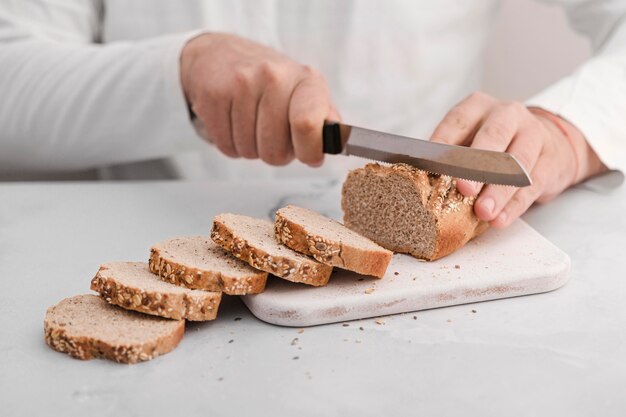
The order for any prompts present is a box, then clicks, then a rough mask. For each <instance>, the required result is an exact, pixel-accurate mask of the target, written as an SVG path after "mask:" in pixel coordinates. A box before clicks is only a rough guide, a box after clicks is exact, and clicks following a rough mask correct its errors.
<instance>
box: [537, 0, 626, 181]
mask: <svg viewBox="0 0 626 417" xmlns="http://www.w3.org/2000/svg"><path fill="white" fill-rule="evenodd" d="M550 1H551V2H555V3H562V4H563V5H564V6H565V9H566V11H567V12H568V17H569V18H570V23H571V24H572V26H573V28H574V29H575V30H577V31H578V32H580V33H581V34H584V35H586V36H587V37H588V38H589V39H590V41H591V44H592V45H593V48H594V56H593V57H592V58H591V59H589V60H588V61H587V62H585V63H583V64H582V65H581V66H580V67H579V68H578V69H577V70H576V71H575V72H574V73H572V74H571V75H569V76H568V77H565V78H563V79H562V80H560V81H559V82H557V83H555V84H553V85H551V86H549V87H548V88H546V89H545V90H544V91H542V92H540V93H539V94H538V95H536V96H535V97H532V98H531V99H530V100H528V101H527V102H526V104H527V105H529V106H533V107H540V108H542V109H544V110H547V111H549V112H551V113H553V114H555V115H557V116H559V117H560V118H562V120H564V122H565V123H566V125H567V126H568V129H569V130H570V131H571V137H572V138H573V140H574V142H575V144H576V151H577V154H578V156H579V159H580V169H581V172H580V175H579V178H578V181H581V180H584V179H585V178H586V177H589V176H592V175H594V174H597V173H599V172H601V171H602V164H604V165H606V166H607V167H609V168H616V169H622V170H626V140H625V138H626V123H625V122H624V115H625V114H626V77H624V73H625V72H626V2H624V1H622V0H606V1H603V2H598V1H591V0H582V1H567V0H550ZM600 161H602V162H600Z"/></svg>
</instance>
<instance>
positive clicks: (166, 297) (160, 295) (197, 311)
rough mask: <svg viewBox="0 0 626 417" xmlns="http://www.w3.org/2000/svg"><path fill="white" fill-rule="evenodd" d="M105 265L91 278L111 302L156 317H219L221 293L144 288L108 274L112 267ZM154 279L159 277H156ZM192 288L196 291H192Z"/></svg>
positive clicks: (92, 287)
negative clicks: (163, 290) (178, 291)
mask: <svg viewBox="0 0 626 417" xmlns="http://www.w3.org/2000/svg"><path fill="white" fill-rule="evenodd" d="M108 269H109V268H108V266H107V265H106V264H104V265H102V266H101V267H100V269H99V270H98V272H97V273H96V276H95V277H94V278H93V279H92V280H91V289H92V290H93V291H96V292H98V293H99V294H100V295H101V296H102V298H104V299H105V300H106V301H107V302H109V303H111V304H115V305H118V306H120V307H122V308H125V309H127V310H135V311H139V312H141V313H146V314H151V315H154V316H160V317H166V318H170V319H174V320H181V319H186V320H190V321H208V320H215V318H216V317H217V310H218V307H219V304H220V301H221V299H222V293H221V292H209V291H200V290H189V292H188V293H166V292H165V293H164V292H161V291H144V289H142V288H139V287H136V286H132V285H126V284H124V283H122V282H120V281H118V280H117V279H115V278H114V277H110V276H109V277H107V276H104V274H105V273H106V271H107V270H108ZM154 279H159V278H158V277H156V276H155V277H154ZM191 291H196V292H195V293H192V292H191Z"/></svg>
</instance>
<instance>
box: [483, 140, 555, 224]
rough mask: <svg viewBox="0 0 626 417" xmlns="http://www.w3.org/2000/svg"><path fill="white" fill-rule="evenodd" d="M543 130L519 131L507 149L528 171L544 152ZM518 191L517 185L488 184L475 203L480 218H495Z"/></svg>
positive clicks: (490, 219)
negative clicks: (541, 136)
mask: <svg viewBox="0 0 626 417" xmlns="http://www.w3.org/2000/svg"><path fill="white" fill-rule="evenodd" d="M540 135H541V132H539V131H537V129H525V130H521V131H520V132H518V134H517V135H516V136H515V138H514V139H513V142H511V144H510V145H509V147H508V148H507V149H506V150H507V152H509V153H510V154H512V155H514V156H515V157H516V158H517V160H518V161H519V162H520V164H521V165H522V166H523V167H524V168H525V169H526V172H532V171H533V168H534V167H535V164H536V163H537V160H538V158H539V155H540V154H541V152H542V148H543V145H542V143H543V142H542V141H541V138H540ZM517 191H518V188H515V187H505V186H501V185H487V186H485V187H484V188H483V190H482V191H481V193H480V196H479V197H478V199H477V200H476V203H475V204H474V212H475V213H476V216H478V218H479V219H481V220H485V221H492V220H494V219H495V218H496V217H497V216H498V215H499V214H500V212H501V211H502V209H503V208H504V207H505V206H506V205H507V203H508V202H509V200H510V199H511V198H512V197H513V195H514V194H515V193H516V192H517Z"/></svg>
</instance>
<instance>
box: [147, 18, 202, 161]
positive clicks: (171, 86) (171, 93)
mask: <svg viewBox="0 0 626 417" xmlns="http://www.w3.org/2000/svg"><path fill="white" fill-rule="evenodd" d="M201 33H203V31H201V30H195V31H190V32H184V33H178V34H173V35H166V36H161V37H158V38H154V39H151V40H150V41H148V44H149V45H150V46H154V47H157V48H161V50H162V52H163V53H162V56H163V59H162V61H161V66H162V71H163V74H164V88H165V95H164V96H165V98H166V102H167V118H166V120H163V121H162V122H163V129H164V130H165V131H166V132H168V133H169V135H170V136H171V140H172V142H174V143H176V151H184V150H188V149H190V148H192V149H197V147H198V144H199V143H200V142H201V141H200V140H199V139H200V136H199V135H198V133H197V131H196V130H195V128H194V125H193V123H192V120H191V118H190V115H189V108H188V105H187V100H186V98H185V93H184V91H183V85H182V82H181V77H180V55H181V53H182V50H183V48H184V46H185V45H186V44H187V42H188V41H189V40H191V39H193V38H195V37H196V36H198V35H200V34H201Z"/></svg>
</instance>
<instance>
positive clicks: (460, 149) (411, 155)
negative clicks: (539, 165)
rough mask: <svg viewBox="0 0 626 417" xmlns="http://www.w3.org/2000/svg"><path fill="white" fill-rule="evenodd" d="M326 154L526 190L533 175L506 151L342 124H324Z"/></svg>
mask: <svg viewBox="0 0 626 417" xmlns="http://www.w3.org/2000/svg"><path fill="white" fill-rule="evenodd" d="M323 132H324V153H327V154H342V155H353V156H358V157H361V158H367V159H372V160H375V161H379V162H386V163H391V164H396V163H405V164H409V165H412V166H415V167H417V168H419V169H421V170H424V171H429V172H433V173H436V174H442V175H449V176H451V177H456V178H463V179H466V180H471V181H478V182H482V183H486V184H500V185H512V186H515V187H526V186H528V185H531V184H532V182H531V180H530V176H529V175H528V173H527V172H526V170H525V169H524V167H522V166H521V164H520V163H519V162H518V161H517V159H515V157H514V156H513V155H511V154H509V153H506V152H494V151H486V150H482V149H476V148H469V147H466V146H455V145H446V144H442V143H436V142H430V141H427V140H422V139H415V138H409V137H405V136H399V135H394V134H390V133H384V132H378V131H375V130H370V129H366V128H362V127H357V126H350V125H346V124H343V123H338V122H331V121H329V122H326V123H325V124H324V129H323Z"/></svg>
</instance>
